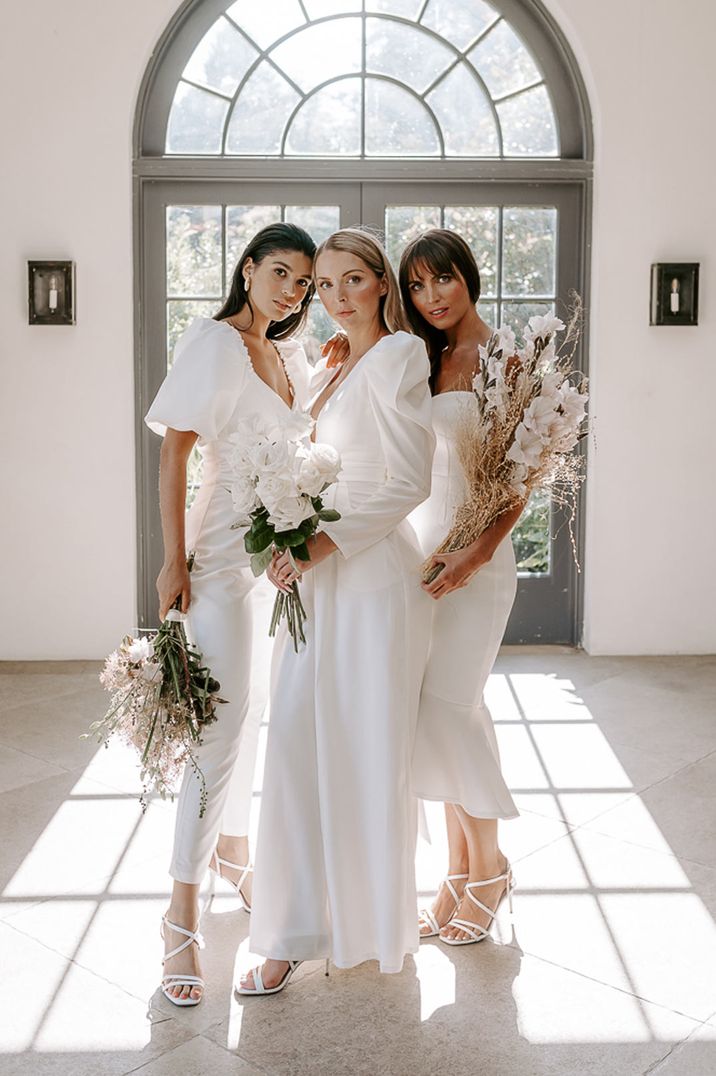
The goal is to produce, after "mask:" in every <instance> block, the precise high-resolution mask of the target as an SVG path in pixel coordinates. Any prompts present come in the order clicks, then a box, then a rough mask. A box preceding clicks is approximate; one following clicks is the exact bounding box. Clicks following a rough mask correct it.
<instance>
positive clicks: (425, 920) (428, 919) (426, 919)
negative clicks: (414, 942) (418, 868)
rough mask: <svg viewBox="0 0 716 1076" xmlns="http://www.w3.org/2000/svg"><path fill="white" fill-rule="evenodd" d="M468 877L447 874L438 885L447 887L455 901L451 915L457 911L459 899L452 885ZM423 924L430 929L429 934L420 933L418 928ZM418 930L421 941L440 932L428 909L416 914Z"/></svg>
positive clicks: (433, 914) (433, 915)
mask: <svg viewBox="0 0 716 1076" xmlns="http://www.w3.org/2000/svg"><path fill="white" fill-rule="evenodd" d="M469 877H470V875H469V874H448V875H447V877H446V878H445V879H444V880H443V881H442V882H441V883H440V884H441V885H446V886H447V887H448V889H449V891H450V895H451V897H452V899H453V900H454V901H455V907H454V908H453V915H454V914H455V912H456V911H457V908H458V905H459V903H460V898H459V896H458V895H457V889H456V888H455V886H454V885H453V882H459V881H462V879H463V878H469ZM423 924H425V925H426V926H429V927H430V933H429V934H423V933H422V931H420V927H421V926H422V925H423ZM418 930H419V931H420V938H421V940H422V939H423V938H434V937H435V936H436V935H437V934H439V933H440V930H441V927H440V924H439V923H438V921H437V919H436V918H435V913H434V912H433V911H432V910H431V909H430V908H423V909H422V910H421V911H420V912H419V914H418Z"/></svg>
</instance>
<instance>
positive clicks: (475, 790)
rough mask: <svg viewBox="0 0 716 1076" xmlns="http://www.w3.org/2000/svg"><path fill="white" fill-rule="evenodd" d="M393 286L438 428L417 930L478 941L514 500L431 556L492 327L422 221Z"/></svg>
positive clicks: (439, 238) (469, 263)
mask: <svg viewBox="0 0 716 1076" xmlns="http://www.w3.org/2000/svg"><path fill="white" fill-rule="evenodd" d="M399 280H400V289H401V293H402V296H403V301H404V304H405V309H406V313H407V316H408V320H409V321H410V325H411V327H412V329H413V332H415V333H416V334H417V335H418V336H419V337H421V339H423V340H424V341H425V344H426V347H427V350H428V355H429V357H430V368H431V372H430V384H431V390H432V397H433V398H432V421H433V427H434V430H435V434H436V436H437V447H436V451H435V457H434V461H433V471H432V489H431V494H430V497H429V499H428V500H427V501H425V502H424V503H423V504H422V505H421V506H420V508H419V509H418V510H417V511H416V512H415V513H414V514H413V516H412V517H411V522H413V524H414V526H415V528H416V531H417V533H418V537H419V539H420V541H421V543H422V546H423V550H424V553H425V555H426V556H430V555H431V554H432V556H431V557H430V560H431V563H432V565H434V566H439V567H440V572H439V574H438V575H437V577H436V578H435V579H434V580H433V582H431V583H425V584H423V589H424V591H425V592H426V593H427V594H429V595H430V597H431V598H432V599H434V601H435V610H434V616H433V628H432V639H431V647H430V656H429V659H428V665H427V669H426V673H425V678H424V681H423V687H422V692H421V699H420V711H419V715H418V725H417V730H416V738H415V748H414V754H413V788H414V791H415V793H416V795H418V796H419V797H420V798H422V799H426V800H439V801H442V802H444V804H445V816H446V821H447V832H448V845H449V862H448V870H447V876H446V878H445V881H444V883H443V884H442V885H441V887H440V889H439V891H438V895H437V898H436V900H435V902H434V904H433V906H432V908H431V909H427V910H425V911H424V912H422V913H421V918H420V935H421V937H423V938H427V937H432V936H434V935H439V936H440V939H441V940H442V941H444V942H446V943H448V944H451V945H469V944H472V943H473V942H479V941H482V940H483V939H484V938H485V937H487V933H488V931H489V929H490V926H491V924H492V922H493V919H494V916H495V913H496V910H497V907H498V905H499V903H500V901H501V899H502V898H503V896H505V895H507V896H510V893H511V889H512V885H513V881H512V871H511V869H510V865H509V863H508V862H507V859H506V858H505V856H504V855H503V853H502V852H501V850H500V847H499V844H498V837H497V821H498V819H500V818H503V819H504V818H514V817H516V815H517V809H516V807H515V804H514V802H513V800H512V796H511V795H510V793H509V790H508V788H507V786H506V784H505V781H504V779H503V777H502V773H501V770H500V757H499V751H498V747H497V741H496V738H495V730H494V727H493V724H492V719H491V716H490V713H489V710H488V709H487V706H486V705H485V699H484V694H483V692H484V689H485V684H486V682H487V678H488V676H489V675H490V672H491V670H492V666H493V664H494V661H495V658H496V657H497V652H498V649H499V646H500V643H501V641H502V636H503V634H504V631H505V627H506V625H507V618H508V616H509V613H510V609H511V608H512V603H513V601H514V597H515V593H516V587H517V572H516V567H515V558H514V553H513V551H512V543H511V540H510V531H511V530H512V528H513V526H514V525H515V523H516V522H517V520H518V518H519V516H520V514H521V512H522V507H523V506H520V507H519V508H517V509H515V510H514V511H511V512H506V513H505V514H504V515H503V516H500V517H499V518H498V519H497V520H496V522H494V523H493V524H492V525H491V526H490V527H488V529H487V530H486V531H485V532H484V533H483V534H482V535H480V537H479V538H478V539H477V540H476V541H475V542H473V543H472V545H470V546H468V547H467V548H466V549H461V550H459V551H458V552H455V553H441V554H439V555H437V554H435V552H434V551H435V550H436V549H437V548H438V547H439V545H440V543H441V542H442V540H443V538H444V537H445V535H446V534H447V532H448V531H449V529H450V526H451V524H452V521H453V518H454V513H455V509H456V508H457V507H458V506H459V505H460V504H461V503H462V501H463V500H464V492H465V491H464V479H463V476H462V471H461V468H460V462H459V459H458V455H457V449H456V431H457V424H458V419H459V415H460V408H461V407H462V406H466V405H467V404H468V401H469V399H470V392H471V386H472V379H473V376H474V375H475V373H476V372H477V370H478V368H479V361H480V360H479V354H478V348H479V346H480V345H481V344H486V343H487V341H488V340H489V338H490V335H491V332H492V330H491V329H490V327H489V326H488V325H487V324H486V323H485V322H484V321H483V320H482V318H481V317H480V315H479V313H478V310H477V309H476V304H477V302H478V300H479V298H480V274H479V270H478V267H477V264H476V262H475V258H474V256H473V254H472V251H471V250H470V248H469V246H468V245H467V243H466V242H465V240H464V239H463V238H462V237H461V236H460V235H458V234H456V233H455V232H452V231H447V230H445V229H439V228H436V229H432V230H431V231H428V232H425V233H424V234H423V235H421V236H419V237H418V238H417V239H415V240H414V241H413V242H412V243H410V244H409V245H408V246H407V247H406V249H405V250H404V251H403V255H402V257H401V260H400V272H399Z"/></svg>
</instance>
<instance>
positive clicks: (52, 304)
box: [47, 273, 57, 314]
mask: <svg viewBox="0 0 716 1076" xmlns="http://www.w3.org/2000/svg"><path fill="white" fill-rule="evenodd" d="M47 305H48V306H49V308H50V313H51V314H54V313H55V311H56V310H57V277H56V276H55V275H54V273H53V274H52V276H51V277H50V292H49V298H48V301H47Z"/></svg>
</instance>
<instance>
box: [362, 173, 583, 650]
mask: <svg viewBox="0 0 716 1076" xmlns="http://www.w3.org/2000/svg"><path fill="white" fill-rule="evenodd" d="M362 219H363V221H364V222H365V223H366V224H369V225H372V226H373V227H375V228H378V229H380V230H381V231H382V232H383V234H384V236H385V242H386V246H387V249H388V253H389V255H390V257H391V260H392V262H393V264H394V265H395V266H396V268H397V265H398V262H399V260H400V254H401V252H402V250H403V249H404V247H405V245H406V244H407V243H408V242H409V241H410V240H411V239H413V238H414V237H415V236H416V235H418V234H419V233H420V232H422V231H424V230H425V229H427V228H435V227H440V228H450V229H454V230H455V231H457V232H459V233H460V234H461V235H462V236H464V238H465V239H466V240H467V242H468V243H469V244H470V247H471V248H472V250H473V252H474V254H475V257H476V259H477V263H478V266H479V268H480V277H481V283H482V296H481V299H480V307H479V308H480V313H481V315H482V317H483V318H484V319H485V321H487V322H488V324H490V325H492V326H494V327H499V326H503V325H509V326H510V327H511V328H513V329H514V330H515V332H516V333H517V335H518V337H519V335H520V331H521V329H522V328H523V327H524V326H525V324H526V323H527V321H528V319H529V318H530V317H532V315H533V314H545V313H552V312H555V311H556V312H557V313H558V314H559V315H561V316H564V315H565V313H566V311H567V308H568V305H569V294H570V292H571V291H572V290H577V291H581V289H582V281H581V278H580V268H579V258H578V251H579V245H580V244H579V237H580V234H581V233H580V226H581V219H582V195H581V191H580V189H579V188H576V187H571V186H569V185H567V184H529V185H528V184H509V185H508V184H500V185H497V184H487V183H469V184H466V183H463V184H439V183H390V184H388V183H374V184H365V185H364V189H363V198H362ZM512 538H513V545H514V548H515V554H516V558H517V565H518V572H519V584H518V593H517V600H516V602H515V605H514V608H513V611H512V615H511V617H510V622H509V624H508V628H507V633H506V636H505V641H506V642H508V643H567V644H574V643H575V642H577V641H578V640H577V639H576V601H577V586H576V571H575V564H574V558H573V555H572V542H571V536H570V530H569V526H568V523H567V520H566V519H565V518H564V513H562V512H561V511H560V510H559V508H558V507H557V506H556V505H554V504H552V503H551V501H550V498H549V496H548V495H546V494H544V493H534V494H533V495H532V497H531V499H530V502H529V504H528V505H527V508H526V510H525V512H524V514H523V516H522V518H521V520H520V522H519V523H518V525H517V526H516V527H515V530H514V532H513V536H512Z"/></svg>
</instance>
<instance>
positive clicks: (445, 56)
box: [366, 19, 454, 93]
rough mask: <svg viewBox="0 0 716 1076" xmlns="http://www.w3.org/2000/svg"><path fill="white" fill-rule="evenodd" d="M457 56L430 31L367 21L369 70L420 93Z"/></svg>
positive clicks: (386, 22) (385, 21)
mask: <svg viewBox="0 0 716 1076" xmlns="http://www.w3.org/2000/svg"><path fill="white" fill-rule="evenodd" d="M453 59H454V53H453V52H452V50H451V49H448V48H446V46H445V45H441V44H440V42H439V41H436V40H435V38H434V37H432V36H431V35H430V34H426V33H424V32H423V31H422V30H418V29H417V28H415V29H414V28H413V27H411V26H406V25H405V24H404V23H399V22H392V21H391V20H390V19H367V20H366V70H367V71H373V72H376V73H377V74H381V75H391V76H392V77H393V78H396V79H398V80H399V81H400V82H405V83H406V84H407V85H408V86H411V87H412V88H413V89H414V90H417V91H418V92H419V93H420V92H422V91H423V90H426V89H427V88H428V86H429V85H430V84H431V82H433V81H434V80H435V79H436V78H437V76H438V75H439V74H440V73H441V72H442V71H444V70H445V68H446V67H447V66H448V64H450V63H451V62H452V60H453Z"/></svg>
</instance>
